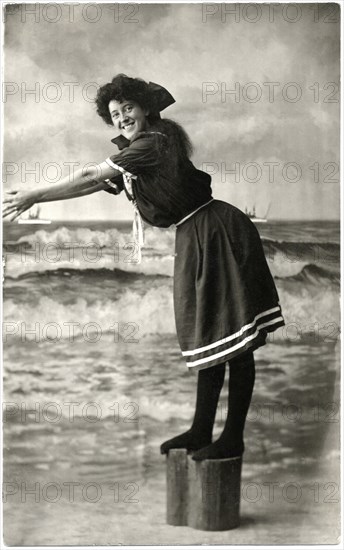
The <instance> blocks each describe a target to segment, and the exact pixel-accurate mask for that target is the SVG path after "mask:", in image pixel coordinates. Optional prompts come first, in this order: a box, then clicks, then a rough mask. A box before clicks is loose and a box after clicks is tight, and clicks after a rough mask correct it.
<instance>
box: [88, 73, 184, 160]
mask: <svg viewBox="0 0 344 550" xmlns="http://www.w3.org/2000/svg"><path fill="white" fill-rule="evenodd" d="M113 99H114V100H115V101H119V102H123V101H125V100H127V101H128V100H131V101H135V102H136V103H138V104H139V105H140V107H141V108H142V109H147V110H148V111H149V112H150V114H149V115H148V116H147V121H148V123H149V125H150V126H154V127H155V128H156V130H158V131H160V132H163V133H165V134H166V135H168V136H169V138H170V140H169V141H170V152H171V153H172V154H173V155H175V156H176V157H177V159H178V161H183V160H185V159H188V158H190V156H191V155H192V151H193V147H192V143H191V141H190V138H189V136H188V135H187V133H186V132H185V130H184V129H183V128H182V127H181V126H180V125H179V124H178V123H177V122H175V121H173V120H170V119H164V120H162V119H161V117H160V113H159V112H157V111H155V110H154V107H153V105H152V103H151V94H150V90H149V87H148V84H147V82H145V81H144V80H142V79H141V78H131V77H129V76H127V75H125V74H123V73H120V74H118V75H116V76H115V77H114V78H113V79H112V80H111V82H108V84H104V86H101V87H100V88H99V90H98V92H97V96H96V98H95V104H96V107H97V113H98V115H99V116H100V117H101V118H102V119H103V120H104V122H105V123H106V124H108V125H110V126H112V125H113V122H112V119H111V115H110V112H109V103H110V101H112V100H113Z"/></svg>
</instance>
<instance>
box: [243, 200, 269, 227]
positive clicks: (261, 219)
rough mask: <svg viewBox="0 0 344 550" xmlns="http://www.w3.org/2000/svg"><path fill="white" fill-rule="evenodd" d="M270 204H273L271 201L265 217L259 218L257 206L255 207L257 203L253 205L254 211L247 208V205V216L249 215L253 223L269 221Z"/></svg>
mask: <svg viewBox="0 0 344 550" xmlns="http://www.w3.org/2000/svg"><path fill="white" fill-rule="evenodd" d="M270 206H271V202H270V204H269V206H268V209H267V211H266V214H265V217H264V218H258V216H256V207H255V205H253V210H252V212H251V211H250V210H248V209H247V206H245V214H246V216H248V217H249V218H250V220H251V221H253V223H266V222H267V221H268V219H267V216H268V213H269V210H270Z"/></svg>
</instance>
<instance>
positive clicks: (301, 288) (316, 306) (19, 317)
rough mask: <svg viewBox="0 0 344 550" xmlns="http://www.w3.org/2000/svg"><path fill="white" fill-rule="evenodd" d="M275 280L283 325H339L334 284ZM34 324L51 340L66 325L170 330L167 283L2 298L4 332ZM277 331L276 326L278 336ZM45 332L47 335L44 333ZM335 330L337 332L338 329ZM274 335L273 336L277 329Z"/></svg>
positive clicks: (133, 333) (130, 332) (16, 332)
mask: <svg viewBox="0 0 344 550" xmlns="http://www.w3.org/2000/svg"><path fill="white" fill-rule="evenodd" d="M162 283H163V281H162ZM277 283H278V284H277V288H278V292H279V296H280V303H281V306H282V312H283V315H284V318H285V322H286V325H293V326H299V327H304V329H301V333H302V330H304V332H308V329H307V327H308V326H311V325H314V324H315V323H316V324H317V327H318V328H321V327H325V326H329V324H333V323H335V324H336V326H337V327H338V326H339V323H340V301H339V294H338V290H337V289H334V288H331V287H327V288H324V287H318V286H310V287H307V286H305V285H304V284H303V283H302V282H295V281H289V280H288V279H285V280H279V281H277ZM36 324H38V325H37V326H38V328H37V327H36V328H37V330H38V333H39V334H41V333H42V334H45V336H46V339H47V340H49V338H50V339H53V338H54V335H55V336H56V335H58V338H70V334H71V332H70V331H71V328H73V335H75V336H76V337H83V336H84V335H85V330H87V334H89V333H90V334H91V333H92V332H95V333H97V332H99V333H101V334H103V333H111V332H113V331H115V330H117V331H119V332H121V331H122V336H121V337H123V338H124V341H125V338H131V337H133V338H134V339H135V338H138V339H139V340H140V339H141V338H144V337H145V336H148V335H152V334H158V335H164V334H175V322H174V312H173V294H172V289H171V286H170V285H165V284H161V285H159V286H158V287H157V288H148V290H145V291H144V292H143V293H142V291H141V292H137V291H133V290H130V289H127V290H125V291H124V292H123V293H122V294H121V295H120V296H119V298H118V299H116V300H112V299H110V298H108V299H106V300H104V299H97V300H93V301H91V299H87V297H82V298H80V297H79V298H77V299H76V300H75V301H74V302H73V303H68V304H66V303H61V302H59V300H58V298H54V297H51V296H42V297H40V298H39V300H38V301H37V303H36V304H35V307H34V308H33V307H32V305H31V304H28V303H22V302H21V303H18V301H16V300H14V299H13V298H12V299H7V300H5V302H4V325H5V333H6V332H7V334H8V335H11V334H12V336H13V337H14V338H21V337H22V329H23V330H25V331H29V330H30V329H34V328H35V326H36ZM73 324H74V325H73ZM55 325H56V326H55ZM49 327H50V329H51V330H50V329H49ZM85 327H86V329H85ZM48 329H49V330H50V332H49V330H48ZM283 330H284V329H281V330H280V331H279V334H281V338H282V339H283V338H284V336H283ZM50 333H51V334H52V335H53V336H49V334H50ZM335 333H336V336H338V331H335ZM276 334H277V333H276ZM331 334H332V333H331ZM27 337H28V339H33V340H34V339H35V338H36V335H35V332H33V333H32V334H29V333H28V335H27ZM276 338H277V340H278V338H279V336H278V334H277V336H276Z"/></svg>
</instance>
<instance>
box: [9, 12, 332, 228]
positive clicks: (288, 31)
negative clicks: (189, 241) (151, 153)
mask: <svg viewBox="0 0 344 550" xmlns="http://www.w3.org/2000/svg"><path fill="white" fill-rule="evenodd" d="M274 5H275V7H273V5H269V4H261V5H257V4H256V5H255V6H256V7H255V6H252V4H251V5H247V4H239V3H236V4H217V5H215V4H203V5H202V4H138V5H136V6H133V5H127V4H123V5H120V4H97V5H95V4H89V3H88V4H76V3H75V5H74V7H73V6H72V5H71V4H62V3H61V4H52V5H50V6H49V4H47V3H45V4H31V5H30V4H26V5H25V4H20V5H10V6H7V12H6V14H5V47H4V52H5V69H4V80H5V84H4V96H3V101H4V104H3V107H4V117H5V131H4V161H5V164H4V169H3V181H4V189H5V190H8V189H24V188H26V187H27V188H34V187H40V186H42V185H46V184H49V185H54V183H57V182H58V180H59V178H60V177H63V176H66V175H68V173H69V172H70V170H72V169H73V167H75V168H80V167H83V166H85V165H86V164H87V163H98V162H102V161H103V160H105V159H106V158H107V157H108V156H110V155H111V154H115V153H116V152H117V148H116V146H115V145H113V144H112V143H111V141H110V140H111V138H113V137H115V135H116V133H115V131H114V129H112V128H111V127H109V126H107V125H106V124H105V123H104V122H103V121H102V120H101V118H100V117H99V116H98V115H97V113H96V110H95V105H94V102H93V98H94V96H95V92H96V87H97V86H99V85H103V84H105V83H107V82H109V81H111V79H112V77H113V76H114V75H116V74H117V73H120V72H123V73H125V74H127V75H129V76H133V77H140V78H143V79H145V80H147V81H153V82H156V83H159V84H161V85H162V86H164V87H165V88H167V89H168V90H169V91H170V93H171V94H172V95H173V96H174V98H175V99H176V103H175V104H174V105H172V106H170V107H168V109H166V111H164V112H163V113H162V116H163V117H164V116H165V117H168V118H171V119H174V120H176V121H178V122H180V123H181V124H182V125H183V126H184V128H185V129H186V131H187V132H188V134H189V135H190V137H191V140H192V142H193V144H194V148H195V153H194V155H193V158H192V160H193V162H194V164H195V166H196V167H197V168H199V169H203V170H206V171H207V172H209V173H210V174H211V175H212V188H213V196H214V197H215V198H218V199H221V200H225V201H227V202H230V203H231V204H233V205H235V206H237V207H239V208H241V209H242V210H244V209H245V207H247V208H249V209H251V210H252V208H253V207H254V206H255V208H256V213H257V215H259V216H263V215H265V214H266V213H267V211H268V217H269V219H276V220H279V219H281V220H282V219H305V220H308V219H338V218H339V215H340V196H339V195H340V185H339V174H338V167H339V161H340V153H339V135H340V130H339V107H340V104H339V90H338V84H339V73H340V60H339V56H340V46H339V39H340V23H339V13H338V6H336V5H334V4H325V5H316V4H298V5H297V7H296V8H295V5H294V7H293V5H290V6H289V7H288V5H287V4H277V5H276V4H274ZM30 91H31V93H30ZM32 91H34V93H32ZM230 91H232V93H230ZM41 215H42V217H47V218H49V219H65V220H73V219H75V220H78V219H104V220H108V219H128V218H130V217H131V215H132V208H131V205H130V204H129V203H128V201H127V199H126V197H125V196H124V193H122V194H121V195H120V196H118V197H115V196H112V195H109V194H108V193H105V192H99V193H96V194H93V195H90V196H89V197H84V198H79V199H73V200H69V201H65V202H61V201H59V202H54V203H46V204H44V205H42V213H41Z"/></svg>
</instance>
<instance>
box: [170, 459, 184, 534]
mask: <svg viewBox="0 0 344 550" xmlns="http://www.w3.org/2000/svg"><path fill="white" fill-rule="evenodd" d="M166 473H167V523H168V524H169V525H187V506H188V458H187V452H186V450H185V449H173V450H171V451H169V453H168V456H167V472H166Z"/></svg>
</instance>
